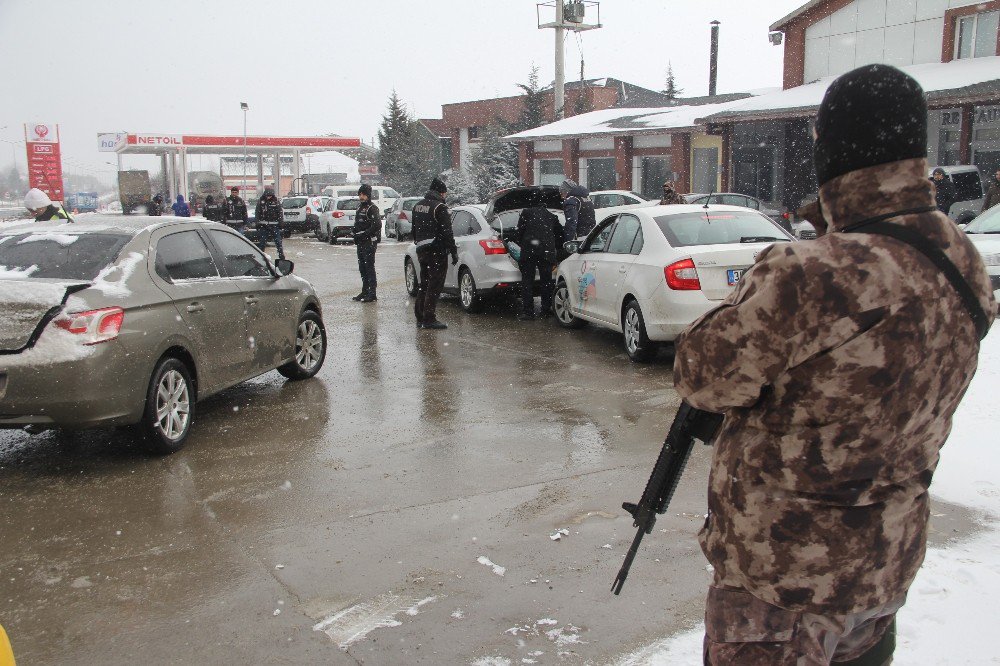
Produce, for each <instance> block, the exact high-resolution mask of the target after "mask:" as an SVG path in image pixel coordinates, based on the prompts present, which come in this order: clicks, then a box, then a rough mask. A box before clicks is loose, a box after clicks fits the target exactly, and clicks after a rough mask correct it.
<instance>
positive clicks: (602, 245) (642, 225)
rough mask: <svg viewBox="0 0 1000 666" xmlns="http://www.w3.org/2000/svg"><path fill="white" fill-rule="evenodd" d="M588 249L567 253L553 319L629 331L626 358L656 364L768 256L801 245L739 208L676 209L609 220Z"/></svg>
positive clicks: (632, 212)
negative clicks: (665, 347) (662, 351)
mask: <svg viewBox="0 0 1000 666" xmlns="http://www.w3.org/2000/svg"><path fill="white" fill-rule="evenodd" d="M601 212H602V213H603V214H604V215H602V217H601V218H599V219H600V221H599V222H598V225H597V227H596V228H595V229H594V230H593V231H592V232H591V233H590V235H588V236H587V238H586V239H584V240H582V241H570V242H568V243H566V246H565V247H566V251H567V252H569V253H570V256H569V258H567V259H565V260H563V262H562V263H560V264H559V269H558V271H557V275H556V291H555V297H554V299H553V306H552V308H553V312H554V313H555V316H556V320H557V321H558V322H559V324H560V325H562V326H564V327H566V328H577V327H579V326H582V325H583V324H584V323H585V322H591V323H594V324H597V325H599V326H603V327H605V328H610V329H612V330H615V331H619V332H621V333H622V334H623V336H624V341H625V352H626V353H627V354H628V356H629V358H630V359H631V360H633V361H637V362H645V361H649V360H651V359H652V358H653V356H655V355H656V351H657V348H658V347H659V345H660V344H661V343H664V342H672V341H673V340H674V339H676V338H677V336H679V335H680V334H681V332H683V331H684V329H685V328H687V327H688V326H689V325H690V324H691V322H693V321H694V320H695V319H697V318H698V317H700V316H701V315H703V314H704V313H706V312H708V311H709V310H711V309H712V308H714V307H716V306H718V305H719V303H720V302H721V301H722V300H723V299H724V298H726V296H728V295H729V294H730V293H731V292H732V291H733V289H734V288H735V286H736V284H737V283H738V282H739V280H740V278H741V277H743V273H744V271H746V270H747V269H748V268H750V266H752V265H753V263H754V261H755V260H756V257H757V255H758V254H759V253H760V251H761V250H763V249H764V248H766V247H767V246H768V245H770V244H772V243H776V242H778V243H784V242H792V241H793V240H794V238H793V237H792V236H791V235H790V234H789V233H788V232H786V231H785V230H784V229H782V228H781V227H780V226H778V225H777V224H775V222H774V221H773V220H771V219H770V218H768V217H767V216H765V215H762V214H761V213H758V212H756V211H753V210H748V209H746V208H741V207H737V206H698V205H672V206H651V207H642V208H634V207H629V208H622V209H617V210H615V209H609V210H605V211H601Z"/></svg>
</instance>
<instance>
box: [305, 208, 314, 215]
mask: <svg viewBox="0 0 1000 666" xmlns="http://www.w3.org/2000/svg"><path fill="white" fill-rule="evenodd" d="M312 212H313V209H312V208H310V207H309V206H306V215H312Z"/></svg>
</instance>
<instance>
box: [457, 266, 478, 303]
mask: <svg viewBox="0 0 1000 666" xmlns="http://www.w3.org/2000/svg"><path fill="white" fill-rule="evenodd" d="M461 289H462V305H463V306H464V307H466V308H468V307H470V306H471V305H472V301H473V299H475V292H476V283H475V282H473V280H472V274H471V273H469V272H465V273H462V287H461Z"/></svg>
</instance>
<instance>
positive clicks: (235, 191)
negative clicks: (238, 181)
mask: <svg viewBox="0 0 1000 666" xmlns="http://www.w3.org/2000/svg"><path fill="white" fill-rule="evenodd" d="M249 219H250V218H249V215H247V204H246V202H245V201H243V199H242V198H241V197H240V188H238V187H233V188H232V189H231V190H229V196H228V197H226V198H225V200H224V201H223V202H222V220H221V222H222V223H223V224H228V225H229V226H231V227H232V228H234V229H236V231H238V232H240V233H243V232H244V231H246V228H247V222H248V220H249Z"/></svg>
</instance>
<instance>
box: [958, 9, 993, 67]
mask: <svg viewBox="0 0 1000 666" xmlns="http://www.w3.org/2000/svg"><path fill="white" fill-rule="evenodd" d="M998 26H1000V11H995V12H983V13H981V14H972V15H971V16H962V17H960V18H959V19H958V21H956V23H955V32H956V35H955V57H956V58H985V57H988V56H995V55H997V29H998Z"/></svg>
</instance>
